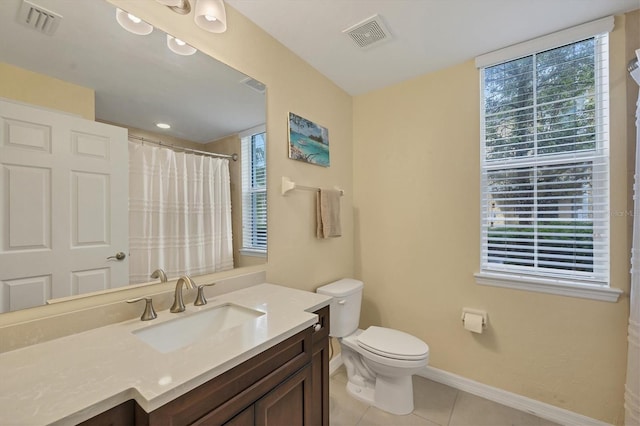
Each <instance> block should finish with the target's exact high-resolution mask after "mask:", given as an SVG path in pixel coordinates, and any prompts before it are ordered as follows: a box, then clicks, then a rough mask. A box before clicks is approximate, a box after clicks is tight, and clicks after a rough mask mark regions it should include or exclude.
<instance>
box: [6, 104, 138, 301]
mask: <svg viewBox="0 0 640 426" xmlns="http://www.w3.org/2000/svg"><path fill="white" fill-rule="evenodd" d="M128 180H129V174H128V150H127V130H126V129H123V128H120V127H116V126H110V125H107V124H103V123H97V122H95V121H89V120H85V119H82V118H78V117H75V116H71V115H68V114H65V113H59V112H55V111H51V110H45V109H40V108H37V107H33V106H29V105H25V104H20V103H13V102H8V101H3V100H0V226H1V228H0V286H1V288H0V312H8V311H14V310H18V309H22V308H28V307H31V306H39V305H43V304H45V303H46V302H47V300H49V299H55V298H60V297H66V296H71V295H76V294H83V293H89V292H94V291H99V290H105V289H109V288H113V287H119V286H123V285H126V284H127V283H128V281H129V278H128V274H129V264H128V257H124V258H122V255H120V256H116V255H117V253H119V252H122V253H123V254H125V256H126V255H128V234H129V227H128V193H129V187H128ZM118 258H120V259H118Z"/></svg>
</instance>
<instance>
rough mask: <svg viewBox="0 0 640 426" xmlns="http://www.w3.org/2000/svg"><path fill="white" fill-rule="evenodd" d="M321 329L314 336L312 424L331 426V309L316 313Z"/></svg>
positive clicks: (327, 308) (323, 309)
mask: <svg viewBox="0 0 640 426" xmlns="http://www.w3.org/2000/svg"><path fill="white" fill-rule="evenodd" d="M315 313H316V314H317V315H318V323H319V324H320V328H319V329H316V330H315V331H314V333H313V335H312V339H313V352H312V358H311V376H312V378H311V384H312V392H313V398H312V402H311V413H312V424H313V425H314V426H329V307H328V306H327V307H325V308H322V309H320V310H319V311H317V312H315Z"/></svg>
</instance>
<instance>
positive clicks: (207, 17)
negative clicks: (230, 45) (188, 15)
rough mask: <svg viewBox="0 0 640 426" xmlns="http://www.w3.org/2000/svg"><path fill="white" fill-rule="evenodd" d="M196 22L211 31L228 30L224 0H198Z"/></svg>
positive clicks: (221, 31) (220, 31)
mask: <svg viewBox="0 0 640 426" xmlns="http://www.w3.org/2000/svg"><path fill="white" fill-rule="evenodd" d="M195 21H196V24H197V25H198V26H199V27H200V28H202V29H203V30H205V31H209V32H211V33H223V32H225V31H226V30H227V12H226V11H225V8H224V1H223V0H196V6H195Z"/></svg>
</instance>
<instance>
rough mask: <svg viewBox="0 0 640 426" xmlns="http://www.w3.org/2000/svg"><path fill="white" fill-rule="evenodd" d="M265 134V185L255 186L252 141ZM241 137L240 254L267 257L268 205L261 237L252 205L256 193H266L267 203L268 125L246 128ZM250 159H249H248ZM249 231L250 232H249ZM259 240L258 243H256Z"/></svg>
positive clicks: (258, 219)
mask: <svg viewBox="0 0 640 426" xmlns="http://www.w3.org/2000/svg"><path fill="white" fill-rule="evenodd" d="M259 134H264V142H265V152H264V156H265V158H264V161H265V177H264V185H263V186H258V187H256V186H253V185H252V183H251V182H250V181H251V180H252V179H250V176H252V175H253V173H254V172H255V170H253V168H254V164H253V152H252V149H253V148H252V143H253V138H254V137H255V136H256V135H259ZM238 136H239V137H240V145H241V152H242V156H241V180H242V183H241V209H242V212H241V216H242V227H241V232H242V244H241V247H240V250H239V251H240V254H242V255H244V256H254V257H266V256H267V247H268V241H267V232H268V231H267V229H266V223H267V220H268V219H267V210H268V206H265V208H264V212H263V213H264V221H265V235H264V238H261V237H260V236H259V235H258V231H257V228H256V224H257V223H258V222H259V221H260V218H259V217H257V216H256V215H257V214H259V212H258V211H257V210H255V208H252V207H251V206H252V205H253V204H254V203H253V196H254V195H256V194H264V200H265V203H267V182H266V181H267V176H266V154H267V153H266V142H267V132H266V126H265V125H260V126H256V127H253V128H251V129H248V130H245V131H243V132H241V133H240V134H239V135H238ZM247 159H249V161H247ZM248 211H251V213H250V214H247V212H248ZM247 231H248V232H247ZM261 240H264V243H263V244H260V241H261ZM256 241H257V243H256Z"/></svg>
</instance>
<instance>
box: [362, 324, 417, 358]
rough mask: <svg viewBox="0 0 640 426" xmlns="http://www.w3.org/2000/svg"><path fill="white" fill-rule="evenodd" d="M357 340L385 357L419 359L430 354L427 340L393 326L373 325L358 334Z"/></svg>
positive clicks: (365, 348)
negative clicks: (392, 327) (424, 340)
mask: <svg viewBox="0 0 640 426" xmlns="http://www.w3.org/2000/svg"><path fill="white" fill-rule="evenodd" d="M357 342H358V346H360V347H361V348H362V349H364V350H366V351H368V352H371V353H374V354H376V355H379V356H382V357H385V358H391V359H397V360H407V361H413V360H415V361H419V360H424V359H426V358H427V357H428V356H429V346H427V344H426V343H425V342H423V341H422V340H420V339H418V338H417V337H415V336H412V335H411V334H408V333H404V332H402V331H399V330H394V329H391V328H385V327H377V326H371V327H369V328H367V329H366V330H365V331H363V332H362V333H360V334H359V335H358V336H357Z"/></svg>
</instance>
